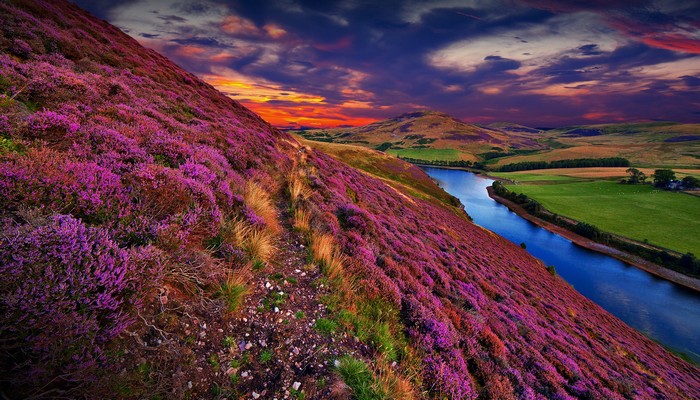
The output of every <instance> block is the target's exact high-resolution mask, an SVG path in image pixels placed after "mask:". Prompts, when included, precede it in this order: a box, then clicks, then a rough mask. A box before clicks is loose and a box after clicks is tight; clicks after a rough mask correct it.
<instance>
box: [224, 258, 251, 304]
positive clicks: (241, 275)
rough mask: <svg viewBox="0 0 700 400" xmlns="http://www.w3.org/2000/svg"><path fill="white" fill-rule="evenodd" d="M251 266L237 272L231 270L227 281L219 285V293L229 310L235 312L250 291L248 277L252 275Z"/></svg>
mask: <svg viewBox="0 0 700 400" xmlns="http://www.w3.org/2000/svg"><path fill="white" fill-rule="evenodd" d="M250 269H251V267H250V266H249V265H248V266H246V267H244V268H241V269H240V270H238V271H237V272H235V273H234V272H230V273H229V275H228V277H227V278H226V281H224V282H223V283H221V284H220V285H219V288H218V290H217V294H218V295H219V297H221V298H223V299H224V302H225V303H226V308H227V309H228V311H231V312H234V311H236V310H238V307H240V306H241V304H243V300H244V299H245V296H246V295H247V294H248V293H249V292H250V290H249V288H248V285H247V283H246V277H247V276H250V273H251V271H250Z"/></svg>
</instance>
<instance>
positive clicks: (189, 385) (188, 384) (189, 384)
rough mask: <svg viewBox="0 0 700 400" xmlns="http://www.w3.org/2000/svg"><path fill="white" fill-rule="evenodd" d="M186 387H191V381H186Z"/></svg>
mask: <svg viewBox="0 0 700 400" xmlns="http://www.w3.org/2000/svg"><path fill="white" fill-rule="evenodd" d="M187 389H192V381H187Z"/></svg>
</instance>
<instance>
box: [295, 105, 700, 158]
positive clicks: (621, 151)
mask: <svg viewBox="0 0 700 400" xmlns="http://www.w3.org/2000/svg"><path fill="white" fill-rule="evenodd" d="M299 133H300V134H301V135H303V136H304V137H306V138H307V139H309V140H316V141H326V142H335V143H350V144H356V145H360V146H365V147H370V148H375V149H379V150H382V151H386V152H388V153H391V154H394V155H398V156H401V157H405V158H413V159H420V160H426V161H434V160H441V161H455V160H467V161H472V162H482V163H484V164H485V165H486V167H487V168H498V167H499V166H502V165H505V164H511V163H519V162H526V161H556V160H565V159H575V158H605V157H623V158H626V159H628V160H630V162H631V163H632V164H633V165H636V166H644V167H654V166H657V167H662V166H664V167H675V168H681V167H685V168H693V167H698V166H700V125H697V124H678V123H673V122H655V123H638V124H604V125H585V126H572V127H564V128H557V129H546V130H543V129H536V128H531V127H527V126H522V125H518V124H512V123H505V122H503V123H493V124H489V125H487V126H478V125H473V124H467V123H464V122H460V121H458V120H456V119H454V118H452V117H450V116H449V115H446V114H443V113H439V112H435V111H422V112H414V113H408V114H403V115H401V116H398V117H396V118H391V119H388V120H384V121H380V122H376V123H373V124H369V125H366V126H362V127H355V128H338V129H325V130H324V129H320V130H309V131H302V132H299Z"/></svg>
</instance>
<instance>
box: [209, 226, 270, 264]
mask: <svg viewBox="0 0 700 400" xmlns="http://www.w3.org/2000/svg"><path fill="white" fill-rule="evenodd" d="M222 236H223V237H224V239H225V240H227V241H232V242H233V243H234V244H235V245H236V246H238V247H240V248H242V249H243V250H244V251H245V252H246V254H248V257H250V259H258V260H261V261H264V262H268V261H270V259H272V257H273V256H274V254H275V251H276V250H277V248H276V247H275V240H274V237H273V235H272V234H271V233H270V232H268V231H266V230H261V229H255V228H253V227H252V226H250V225H249V224H248V223H247V222H245V221H242V220H240V219H235V220H233V221H230V222H228V223H226V224H225V225H224V228H223V229H222Z"/></svg>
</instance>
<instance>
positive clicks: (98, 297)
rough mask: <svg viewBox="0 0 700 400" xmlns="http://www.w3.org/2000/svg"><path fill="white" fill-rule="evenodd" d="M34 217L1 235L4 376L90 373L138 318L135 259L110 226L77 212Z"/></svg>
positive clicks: (41, 379)
mask: <svg viewBox="0 0 700 400" xmlns="http://www.w3.org/2000/svg"><path fill="white" fill-rule="evenodd" d="M32 222H33V223H27V224H25V225H19V226H17V225H14V226H11V225H10V224H9V223H6V226H5V227H4V234H3V235H2V237H1V238H0V248H1V249H2V250H1V251H0V337H2V339H3V340H2V342H1V344H0V348H1V349H2V350H1V351H0V360H1V362H0V365H2V367H0V376H1V377H2V378H0V379H2V380H7V381H9V382H12V383H13V384H22V383H25V382H32V386H39V387H40V386H42V385H43V384H46V383H48V382H50V381H51V380H52V379H55V380H56V382H55V383H59V382H60V381H61V380H68V381H78V380H82V379H86V378H89V375H90V371H92V368H93V367H95V366H96V365H99V364H102V363H103V362H104V361H105V349H106V346H107V345H108V344H109V342H110V341H111V340H112V339H113V338H115V337H116V336H117V335H119V333H120V332H121V331H122V330H124V329H125V328H126V327H127V325H128V324H129V323H130V322H131V321H132V318H131V316H130V315H129V313H128V310H129V309H130V307H131V306H132V302H131V294H132V292H133V290H134V288H133V287H131V285H130V283H129V281H128V276H129V275H128V274H129V272H130V267H131V262H130V260H129V257H128V255H127V253H126V252H125V251H124V250H122V249H120V248H118V247H117V245H116V244H115V243H114V242H113V241H112V240H111V239H110V238H109V237H108V234H107V232H106V231H105V230H102V229H98V228H90V227H87V226H85V225H84V224H83V223H82V222H81V221H79V220H76V219H74V218H73V217H71V216H68V215H57V216H53V217H50V218H46V219H44V220H39V221H32ZM56 378H59V379H56Z"/></svg>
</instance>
